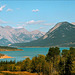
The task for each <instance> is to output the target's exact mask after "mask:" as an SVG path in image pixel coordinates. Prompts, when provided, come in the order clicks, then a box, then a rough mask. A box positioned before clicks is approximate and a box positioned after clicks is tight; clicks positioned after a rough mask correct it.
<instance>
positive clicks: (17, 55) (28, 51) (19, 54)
mask: <svg viewBox="0 0 75 75" xmlns="http://www.w3.org/2000/svg"><path fill="white" fill-rule="evenodd" d="M19 49H23V50H24V51H0V53H2V54H6V55H8V56H11V57H14V58H8V59H0V61H6V60H7V61H10V60H16V62H17V61H22V60H24V59H25V58H23V57H24V56H28V57H30V59H32V57H34V56H37V55H38V54H42V55H46V54H47V53H48V50H49V48H48V47H41V48H19ZM63 49H67V50H69V47H60V51H62V50H63Z"/></svg>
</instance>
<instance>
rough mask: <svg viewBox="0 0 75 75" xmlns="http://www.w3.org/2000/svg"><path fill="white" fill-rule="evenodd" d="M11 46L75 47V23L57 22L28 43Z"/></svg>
mask: <svg viewBox="0 0 75 75" xmlns="http://www.w3.org/2000/svg"><path fill="white" fill-rule="evenodd" d="M11 46H21V47H27V46H28V47H32V46H59V47H70V46H72V47H75V25H73V24H71V23H68V22H60V23H57V24H56V25H55V26H54V27H53V28H52V29H50V30H49V31H48V32H47V33H46V34H45V35H44V36H42V37H41V38H39V39H38V40H35V41H31V42H28V43H16V44H13V45H11Z"/></svg>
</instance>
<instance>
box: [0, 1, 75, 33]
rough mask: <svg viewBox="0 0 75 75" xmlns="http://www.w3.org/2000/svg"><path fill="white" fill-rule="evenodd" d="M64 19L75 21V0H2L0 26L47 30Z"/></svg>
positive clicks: (0, 2)
mask: <svg viewBox="0 0 75 75" xmlns="http://www.w3.org/2000/svg"><path fill="white" fill-rule="evenodd" d="M63 21H67V22H70V23H71V22H75V1H65V0H63V1H59V0H57V1H48V0H47V1H40V0H39V1H34V0H33V1H26V0H25V1H24V0H22V1H21V0H19V1H17V0H14V1H9V0H6V1H0V26H7V25H8V26H12V27H15V28H21V27H24V28H26V29H27V30H28V31H33V30H40V31H44V32H47V31H48V30H49V29H51V28H52V27H53V26H54V25H55V24H56V23H58V22H63Z"/></svg>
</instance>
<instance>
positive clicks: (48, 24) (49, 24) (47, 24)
mask: <svg viewBox="0 0 75 75" xmlns="http://www.w3.org/2000/svg"><path fill="white" fill-rule="evenodd" d="M54 24H55V23H44V24H43V25H46V26H51V25H54Z"/></svg>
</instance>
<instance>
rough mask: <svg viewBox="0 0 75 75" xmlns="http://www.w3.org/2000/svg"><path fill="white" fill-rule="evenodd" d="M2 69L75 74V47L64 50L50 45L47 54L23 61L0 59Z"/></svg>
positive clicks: (52, 74)
mask: <svg viewBox="0 0 75 75" xmlns="http://www.w3.org/2000/svg"><path fill="white" fill-rule="evenodd" d="M0 71H28V72H31V73H34V72H36V73H38V75H74V74H75V48H72V47H70V49H69V50H66V49H64V50H62V52H60V49H59V48H58V47H50V48H49V51H48V53H47V54H46V56H44V55H38V56H35V57H33V58H32V60H30V58H26V59H25V60H23V61H19V62H15V60H14V61H0Z"/></svg>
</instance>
